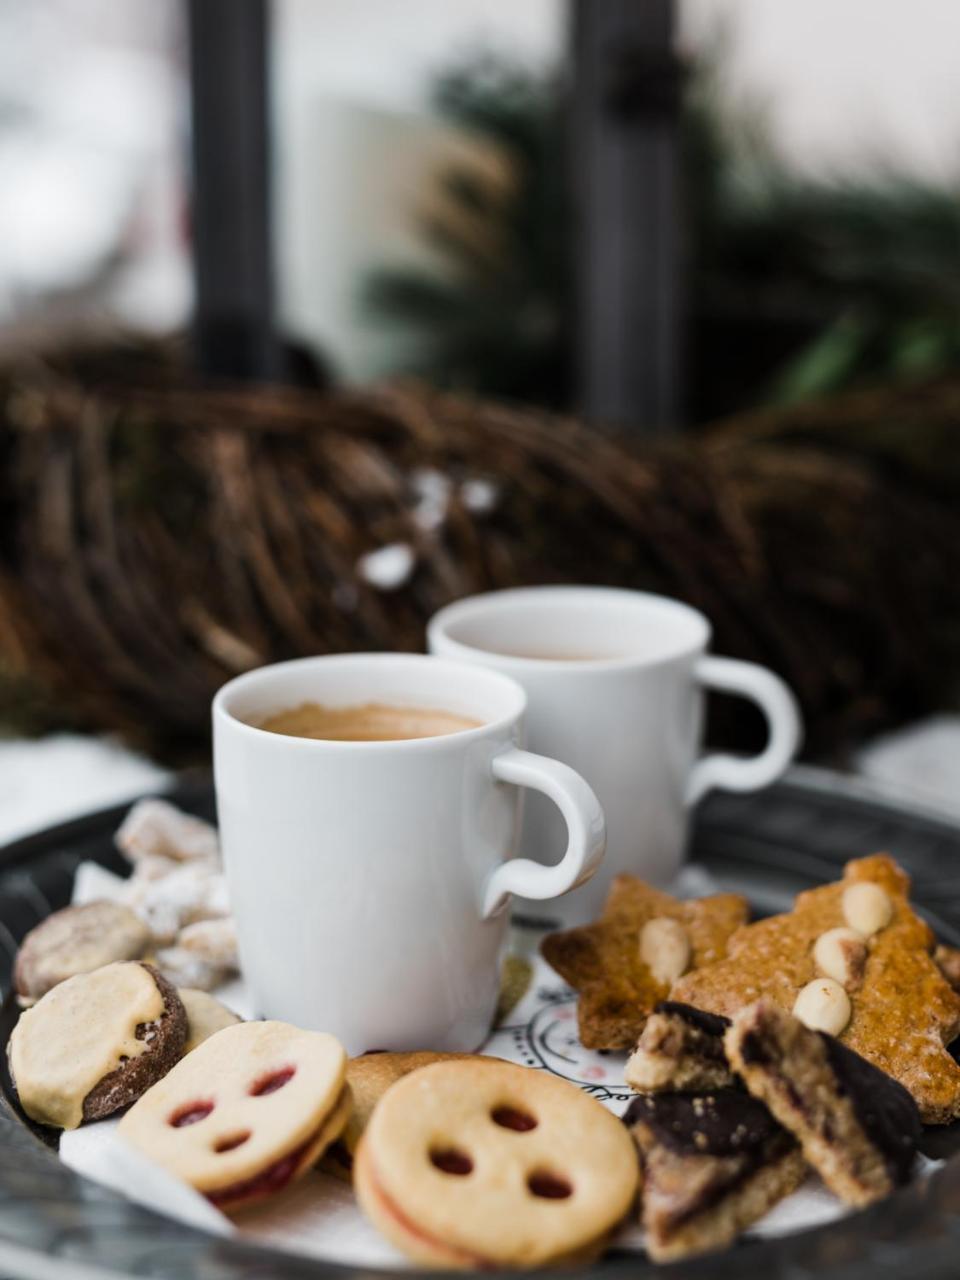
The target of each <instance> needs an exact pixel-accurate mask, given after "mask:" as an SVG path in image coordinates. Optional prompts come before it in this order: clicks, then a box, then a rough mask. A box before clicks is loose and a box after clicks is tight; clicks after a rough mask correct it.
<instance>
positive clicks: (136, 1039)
mask: <svg viewBox="0 0 960 1280" xmlns="http://www.w3.org/2000/svg"><path fill="white" fill-rule="evenodd" d="M186 1036H187V1015H186V1012H185V1011H184V1008H183V1004H182V1002H181V1000H180V997H179V996H178V995H177V993H176V990H175V989H174V988H173V987H172V986H171V985H170V983H169V982H167V980H166V979H165V978H164V977H163V975H162V974H159V973H158V972H157V971H156V969H154V968H152V967H151V966H150V965H148V964H143V963H142V962H139V961H131V962H127V963H124V964H110V965H105V966H104V967H103V968H100V969H96V970H94V971H93V972H92V973H81V974H77V976H76V977H73V978H68V979H67V980H66V981H65V982H61V983H59V984H58V985H57V986H55V987H54V988H53V989H52V990H51V991H48V992H47V994H46V995H45V996H44V997H43V998H42V999H41V1000H39V1001H38V1002H37V1003H36V1004H35V1005H34V1006H33V1008H32V1009H27V1010H26V1011H25V1012H24V1013H23V1014H21V1016H20V1020H19V1021H18V1022H17V1025H16V1026H15V1027H14V1029H13V1034H12V1035H11V1037H10V1046H9V1057H10V1070H11V1074H12V1075H13V1078H14V1083H15V1085H16V1088H17V1094H18V1096H19V1098H20V1105H21V1106H22V1107H23V1109H24V1111H25V1112H26V1113H27V1115H28V1116H30V1117H31V1119H33V1120H37V1121H39V1122H40V1123H41V1124H49V1125H54V1126H56V1127H58V1128H61V1129H75V1128H76V1127H77V1126H78V1125H79V1124H81V1123H82V1122H83V1121H84V1120H102V1119H103V1118H104V1116H108V1115H112V1114H113V1112H115V1111H119V1110H120V1109H121V1108H122V1107H127V1106H129V1105H130V1103H132V1102H135V1101H136V1099H137V1098H139V1097H140V1096H141V1094H143V1093H145V1092H146V1091H147V1090H148V1089H149V1088H150V1086H151V1085H153V1084H155V1083H156V1081H157V1080H159V1079H160V1078H161V1077H162V1076H163V1075H165V1074H166V1072H167V1071H169V1069H170V1068H171V1067H172V1066H173V1064H174V1063H175V1062H176V1061H177V1059H178V1058H179V1057H180V1055H181V1054H182V1052H183V1046H184V1042H185V1040H186Z"/></svg>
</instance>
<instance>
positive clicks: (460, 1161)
mask: <svg viewBox="0 0 960 1280" xmlns="http://www.w3.org/2000/svg"><path fill="white" fill-rule="evenodd" d="M638 1177H639V1170H638V1163H637V1155H636V1151H635V1149H634V1146H633V1142H632V1140H631V1138H630V1135H629V1134H628V1132H627V1130H626V1129H625V1128H624V1126H623V1125H622V1124H621V1123H620V1121H619V1120H617V1119H616V1117H614V1116H613V1115H611V1114H610V1112H609V1111H607V1110H606V1109H605V1108H604V1107H602V1106H601V1105H600V1103H598V1102H597V1101H595V1099H593V1098H591V1097H589V1096H588V1095H587V1094H585V1093H583V1092H581V1091H580V1090H579V1089H578V1088H577V1087H576V1086H575V1085H572V1084H569V1083H568V1082H567V1081H565V1080H560V1079H558V1078H557V1077H555V1076H549V1075H546V1074H545V1073H543V1072H540V1071H535V1070H532V1069H530V1068H527V1067H518V1066H514V1065H513V1064H511V1063H505V1062H496V1061H484V1062H477V1061H475V1060H474V1061H456V1062H441V1063H437V1064H435V1065H433V1066H427V1067H423V1068H421V1069H420V1070H418V1071H414V1072H412V1073H411V1074H410V1075H407V1076H405V1077H404V1078H403V1079H401V1080H399V1081H398V1082H397V1083H396V1084H394V1085H393V1087H392V1088H390V1089H389V1090H388V1091H387V1093H385V1094H384V1096H383V1098H382V1099H381V1100H380V1102H379V1103H378V1105H377V1107H376V1109H375V1111H374V1113H373V1116H372V1117H371V1119H370V1122H369V1124H368V1125H367V1129H366V1133H365V1134H364V1136H363V1140H362V1141H361V1143H360V1146H359V1149H358V1152H357V1161H356V1165H355V1168H354V1185H355V1188H356V1191H357V1197H358V1199H359V1201H360V1204H361V1207H362V1208H363V1209H364V1211H365V1212H366V1213H367V1215H368V1216H369V1217H370V1219H371V1221H372V1222H373V1223H374V1225H375V1226H377V1227H378V1228H379V1229H380V1230H381V1231H382V1232H383V1234H384V1235H386V1236H387V1238H388V1239H390V1240H391V1241H392V1242H393V1243H394V1244H395V1245H397V1247H398V1248H400V1249H401V1250H403V1251H404V1252H405V1253H407V1254H408V1255H409V1256H410V1257H412V1258H414V1259H416V1260H417V1261H420V1262H425V1263H429V1264H430V1265H436V1266H440V1265H444V1266H459V1267H467V1266H514V1267H535V1266H543V1265H545V1264H546V1263H550V1262H558V1261H560V1260H569V1259H571V1258H574V1257H582V1256H584V1255H589V1254H590V1253H591V1252H595V1251H596V1250H597V1249H599V1248H600V1247H602V1244H603V1242H604V1241H605V1240H606V1238H607V1236H608V1234H609V1233H610V1232H611V1231H612V1230H613V1229H614V1227H616V1225H617V1224H618V1223H619V1222H620V1220H621V1219H622V1218H623V1217H624V1215H625V1214H626V1213H627V1211H628V1209H629V1208H630V1205H631V1203H632V1201H633V1198H634V1196H635V1194H636V1189H637V1182H638Z"/></svg>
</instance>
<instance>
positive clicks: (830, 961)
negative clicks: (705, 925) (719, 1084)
mask: <svg viewBox="0 0 960 1280" xmlns="http://www.w3.org/2000/svg"><path fill="white" fill-rule="evenodd" d="M909 889H910V881H909V879H908V877H907V876H906V875H905V873H904V872H903V871H902V870H901V869H900V868H899V867H898V866H897V864H896V863H895V862H894V861H893V860H892V859H891V858H888V857H886V856H885V855H882V854H877V855H875V856H874V857H870V858H861V859H859V860H858V861H855V862H848V863H847V865H846V867H845V869H844V876H843V880H841V881H840V882H839V883H837V884H830V885H824V886H823V887H822V888H819V889H810V890H808V891H807V892H806V893H801V894H799V895H798V897H797V900H796V903H795V904H794V909H793V911H791V912H790V913H789V914H787V915H780V916H771V917H770V918H769V919H767V920H760V921H758V922H757V923H756V924H751V925H747V926H745V927H744V928H743V929H740V930H738V932H737V933H736V934H735V935H734V936H733V938H731V940H730V945H729V948H728V955H727V958H726V959H725V960H721V961H720V962H719V963H717V964H714V965H712V966H711V967H710V968H704V969H700V970H699V971H698V972H696V973H689V974H687V975H686V976H685V977H683V978H681V979H680V980H679V981H678V982H677V983H676V984H675V985H674V987H673V989H672V991H671V993H670V999H671V1000H677V1001H682V1002H683V1003H685V1004H691V1005H694V1006H695V1007H696V1008H698V1009H705V1010H707V1011H708V1012H711V1013H719V1014H724V1015H726V1016H727V1017H732V1016H733V1015H734V1014H736V1013H737V1012H738V1010H740V1009H742V1008H743V1007H744V1006H745V1005H748V1004H752V1003H753V1002H754V1001H756V1000H758V999H761V998H764V999H768V1000H771V1001H772V1002H773V1003H774V1004H776V1005H778V1006H779V1007H780V1008H781V1009H786V1010H788V1011H791V1012H793V1013H795V1014H796V1016H797V1017H798V1018H799V1019H800V1021H801V1022H803V1023H804V1024H805V1025H806V1026H809V1027H811V1028H813V1029H814V1030H818V1031H826V1032H828V1033H829V1034H831V1035H835V1036H837V1037H838V1039H840V1040H841V1041H842V1042H843V1043H844V1044H845V1045H846V1046H847V1047H848V1048H850V1049H853V1050H854V1051H855V1052H856V1053H859V1054H860V1055H861V1056H862V1057H864V1058H866V1059H867V1061H868V1062H872V1063H873V1064H874V1066H877V1067H879V1068H880V1070H881V1071H884V1072H886V1074H887V1075H888V1076H892V1077H893V1078H894V1080H899V1082H900V1083H901V1084H902V1085H903V1086H904V1087H905V1088H906V1089H907V1090H908V1091H909V1092H910V1093H911V1094H912V1095H913V1098H914V1100H915V1101H916V1103H917V1106H918V1107H919V1108H920V1115H921V1118H922V1119H923V1120H924V1121H925V1122H927V1123H929V1124H946V1123H948V1122H949V1121H950V1120H953V1119H955V1118H956V1117H957V1116H960V1066H958V1065H957V1063H956V1062H955V1061H954V1060H953V1058H952V1057H951V1056H950V1054H949V1053H948V1052H947V1050H946V1048H945V1046H946V1045H947V1044H949V1043H950V1042H951V1041H952V1040H953V1039H955V1038H956V1036H957V1034H958V1032H960V996H958V995H957V994H956V992H954V991H953V989H952V988H951V986H950V985H949V983H948V982H947V980H946V979H945V978H944V977H943V975H942V973H941V972H940V969H939V968H938V966H937V965H936V963H935V962H934V959H933V956H932V952H933V949H934V937H933V934H932V933H931V931H930V929H929V928H928V926H927V925H926V924H925V923H924V922H923V921H922V920H921V919H920V918H919V917H918V916H916V915H915V914H914V912H913V911H912V910H911V908H910V903H909V900H908V897H907V895H908V893H909Z"/></svg>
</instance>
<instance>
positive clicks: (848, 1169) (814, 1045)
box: [725, 1000, 921, 1206]
mask: <svg viewBox="0 0 960 1280" xmlns="http://www.w3.org/2000/svg"><path fill="white" fill-rule="evenodd" d="M725 1044H726V1050H727V1056H728V1058H729V1059H730V1062H731V1065H732V1066H733V1067H734V1068H735V1069H736V1071H737V1074H738V1075H739V1076H740V1078H741V1079H742V1080H743V1082H744V1084H745V1085H746V1086H747V1088H748V1089H749V1091H750V1093H751V1094H753V1096H754V1097H755V1098H758V1099H759V1100H760V1101H761V1102H763V1103H764V1104H765V1105H766V1106H767V1107H768V1109H769V1110H770V1111H771V1112H772V1113H773V1115H774V1116H775V1117H776V1118H777V1120H779V1122H780V1123H781V1124H782V1125H783V1126H784V1128H786V1129H788V1130H789V1131H790V1133H792V1134H793V1135H794V1137H795V1138H796V1139H797V1140H798V1142H799V1143H800V1145H801V1147H802V1148H803V1154H804V1156H805V1157H806V1159H807V1161H808V1163H809V1164H811V1165H813V1167H814V1168H815V1169H816V1171H817V1173H819V1174H820V1177H821V1178H822V1179H823V1181H824V1182H825V1183H826V1184H827V1186H828V1187H829V1188H830V1190H831V1191H832V1192H833V1193H834V1195H836V1196H838V1197H839V1198H840V1199H841V1200H842V1201H843V1202H844V1203H845V1204H849V1205H856V1206H860V1205H865V1204H870V1203H871V1202H872V1201H874V1200H879V1199H881V1198H882V1197H883V1196H886V1195H889V1194H890V1192H891V1191H893V1190H895V1189H896V1188H897V1187H899V1186H903V1184H904V1183H906V1182H907V1181H909V1178H910V1174H911V1173H912V1171H913V1167H914V1163H915V1161H916V1156H917V1144H918V1142H919V1140H920V1134H921V1127H920V1114H919V1112H918V1110H917V1105H916V1103H915V1102H914V1100H913V1098H911V1096H910V1094H909V1093H908V1092H907V1091H906V1089H904V1087H903V1085H900V1084H897V1082H896V1081H895V1080H891V1079H890V1077H889V1076H887V1075H884V1073H883V1072H882V1071H879V1070H878V1069H877V1068H876V1067H874V1066H871V1064H870V1063H869V1062H867V1061H866V1059H865V1058H861V1057H860V1055H859V1054H858V1053H854V1052H853V1050H852V1049H848V1048H847V1047H846V1046H845V1045H842V1044H841V1043H840V1041H839V1040H837V1039H835V1038H834V1037H833V1036H830V1035H827V1034H826V1033H825V1032H823V1031H811V1030H810V1029H809V1028H808V1027H805V1026H804V1025H803V1023H802V1022H800V1020H799V1019H798V1018H795V1017H794V1016H793V1014H791V1013H787V1012H786V1011H785V1010H783V1009H780V1008H778V1007H777V1006H776V1005H775V1004H772V1003H770V1002H769V1001H763V1000H761V1001H758V1002H757V1003H756V1004H753V1005H749V1006H748V1007H747V1008H746V1009H741V1010H740V1012H739V1013H738V1014H737V1015H736V1017H735V1018H734V1019H733V1024H732V1026H731V1027H730V1028H729V1029H728V1030H727V1033H726V1039H725Z"/></svg>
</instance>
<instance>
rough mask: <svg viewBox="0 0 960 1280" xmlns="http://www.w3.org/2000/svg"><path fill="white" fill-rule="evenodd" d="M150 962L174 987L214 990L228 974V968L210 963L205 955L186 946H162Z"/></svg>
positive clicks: (224, 980)
mask: <svg viewBox="0 0 960 1280" xmlns="http://www.w3.org/2000/svg"><path fill="white" fill-rule="evenodd" d="M151 963H152V964H155V965H156V966H157V968H158V969H159V970H160V972H161V973H162V974H163V976H164V977H165V978H168V979H169V980H170V981H171V982H172V983H173V985H174V986H175V987H192V988H193V989H194V990H196V991H216V989H217V987H219V986H222V985H223V983H224V982H226V980H227V978H228V977H229V976H230V970H229V969H222V968H221V967H220V965H217V964H211V963H210V961H209V960H207V959H206V957H205V956H201V955H198V954H197V952H196V951H188V950H187V949H186V947H162V948H161V949H160V950H159V951H157V952H155V953H154V954H153V956H152V957H151Z"/></svg>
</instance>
